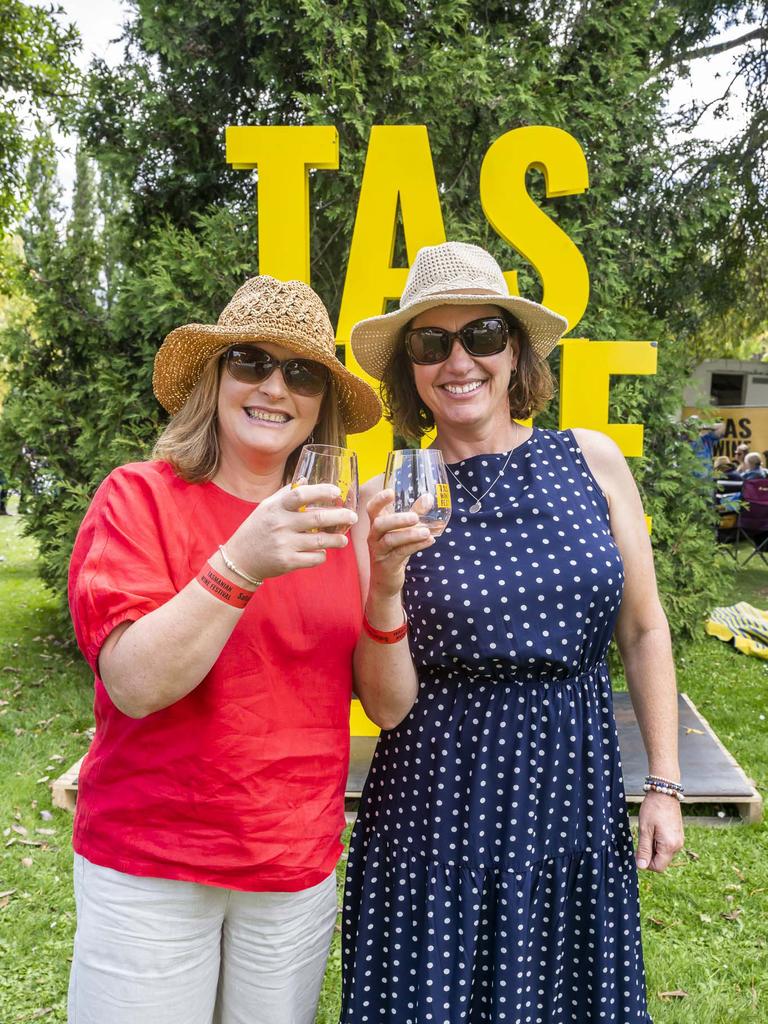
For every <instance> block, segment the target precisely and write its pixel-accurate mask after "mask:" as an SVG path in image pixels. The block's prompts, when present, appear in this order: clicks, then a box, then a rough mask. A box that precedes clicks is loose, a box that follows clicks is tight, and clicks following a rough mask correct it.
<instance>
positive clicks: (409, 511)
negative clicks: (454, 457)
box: [368, 450, 451, 597]
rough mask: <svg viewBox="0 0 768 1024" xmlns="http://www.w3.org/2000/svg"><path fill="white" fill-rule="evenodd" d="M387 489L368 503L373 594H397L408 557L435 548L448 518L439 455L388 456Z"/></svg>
mask: <svg viewBox="0 0 768 1024" xmlns="http://www.w3.org/2000/svg"><path fill="white" fill-rule="evenodd" d="M384 483H385V488H384V490H382V491H379V493H378V494H376V495H374V497H373V498H372V499H371V501H370V502H369V503H368V516H369V518H370V521H371V527H370V531H369V533H368V549H369V552H370V561H371V584H370V586H371V592H372V593H375V594H377V595H380V596H382V597H394V596H396V595H397V594H399V593H400V591H401V590H402V587H403V582H404V579H405V567H406V565H407V563H408V559H409V558H410V557H411V555H413V554H415V553H416V552H417V551H423V550H424V549H425V548H428V547H431V546H432V544H434V543H435V537H436V536H437V535H439V534H440V533H442V531H443V530H444V529H445V526H446V524H447V522H448V519H449V518H450V514H451V509H450V492H449V490H448V482H447V479H446V475H445V466H444V464H443V461H442V456H441V455H440V452H438V451H434V450H433V451H428V450H424V451H422V450H413V451H398V452H391V453H390V455H389V459H388V460H387V472H386V474H385V479H384Z"/></svg>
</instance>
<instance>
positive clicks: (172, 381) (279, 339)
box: [152, 274, 381, 434]
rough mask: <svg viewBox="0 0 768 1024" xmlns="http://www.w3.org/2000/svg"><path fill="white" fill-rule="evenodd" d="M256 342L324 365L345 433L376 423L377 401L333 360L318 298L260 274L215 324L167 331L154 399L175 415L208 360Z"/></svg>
mask: <svg viewBox="0 0 768 1024" xmlns="http://www.w3.org/2000/svg"><path fill="white" fill-rule="evenodd" d="M258 341H271V342H274V343H275V344H276V345H283V346H285V348H289V349H290V350H291V351H292V352H295V353H296V355H298V356H304V357H305V358H307V359H314V360H315V361H316V362H318V363H322V364H323V366H327V367H328V369H329V370H330V371H331V374H332V375H333V382H334V384H335V387H336V396H337V398H338V402H339V411H340V412H341V416H342V419H343V421H344V426H345V427H346V430H347V433H349V434H357V433H359V432H360V431H362V430H368V428H369V427H372V426H374V425H375V424H376V423H378V421H379V419H380V418H381V402H380V401H379V398H378V396H377V395H376V393H375V392H374V390H373V389H372V388H371V387H370V386H369V385H368V384H366V383H365V381H362V380H361V379H360V378H359V377H356V376H355V375H354V374H353V373H350V372H349V370H347V369H346V367H345V366H344V364H343V363H341V362H340V361H339V360H338V359H337V358H336V341H335V338H334V333H333V327H332V326H331V321H330V320H329V319H328V313H327V311H326V308H325V306H324V305H323V303H322V300H321V299H320V296H319V295H318V294H317V293H316V292H314V291H313V290H312V289H311V288H310V287H309V285H306V284H304V283H303V282H302V281H278V280H277V278H275V277H269V276H268V275H266V274H265V275H262V276H261V277H251V278H249V279H248V280H247V281H246V282H245V284H243V285H242V286H241V287H240V288H239V289H238V290H237V291H236V292H235V295H234V297H233V298H232V299H231V300H230V302H229V303H228V304H227V306H225V308H224V310H223V312H222V314H221V316H220V317H219V320H218V323H216V324H185V325H184V326H183V327H177V328H176V329H175V330H173V331H171V333H170V334H169V335H168V336H167V338H166V339H165V341H164V342H163V344H162V345H161V346H160V348H159V349H158V351H157V355H156V356H155V368H154V372H153V374H152V389H153V390H154V392H155V397H156V398H157V400H158V402H160V404H161V405H162V406H163V407H164V408H165V409H167V410H168V412H169V413H171V414H174V413H177V412H178V411H179V409H181V407H182V406H183V405H184V403H185V402H186V400H187V399H188V398H189V396H190V394H191V392H192V389H193V388H194V386H195V384H197V382H198V381H199V380H200V377H201V376H202V372H203V367H204V366H205V364H206V363H207V362H208V360H209V359H210V358H211V357H212V356H214V355H216V354H217V353H220V352H224V351H225V350H226V349H227V348H229V346H230V345H234V344H237V342H258Z"/></svg>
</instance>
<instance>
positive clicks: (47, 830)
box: [35, 828, 56, 836]
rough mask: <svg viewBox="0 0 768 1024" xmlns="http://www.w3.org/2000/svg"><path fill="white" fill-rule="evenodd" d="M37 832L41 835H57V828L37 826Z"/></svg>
mask: <svg viewBox="0 0 768 1024" xmlns="http://www.w3.org/2000/svg"><path fill="white" fill-rule="evenodd" d="M35 832H36V833H37V835H39V836H55V835H56V829H55V828H36V829H35Z"/></svg>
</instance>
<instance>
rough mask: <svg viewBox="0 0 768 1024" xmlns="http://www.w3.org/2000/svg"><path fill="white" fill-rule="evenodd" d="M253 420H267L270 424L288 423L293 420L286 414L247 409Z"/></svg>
mask: <svg viewBox="0 0 768 1024" xmlns="http://www.w3.org/2000/svg"><path fill="white" fill-rule="evenodd" d="M245 411H246V412H247V413H248V416H249V417H250V418H251V419H252V420H266V421H267V422H268V423H287V422H288V420H289V419H290V418H291V417H290V416H288V415H287V414H286V413H284V412H264V410H263V409H246V410H245Z"/></svg>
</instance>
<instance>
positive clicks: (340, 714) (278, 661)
mask: <svg viewBox="0 0 768 1024" xmlns="http://www.w3.org/2000/svg"><path fill="white" fill-rule="evenodd" d="M276 370H279V372H275V371H276ZM153 385H154V390H155V394H156V395H157V397H158V399H159V401H160V402H161V403H162V405H163V406H164V407H165V408H166V409H167V410H168V411H169V412H170V413H172V414H173V416H172V419H171V421H170V423H169V425H168V427H167V428H166V430H165V431H164V433H163V434H162V436H161V437H160V439H159V441H158V443H157V445H156V448H155V452H154V455H155V460H154V461H150V462H143V463H134V464H131V465H127V466H123V467H121V468H119V469H117V470H115V471H114V472H113V473H111V474H110V475H109V476H108V477H107V479H106V480H105V481H104V483H103V484H102V485H101V487H100V488H99V490H98V492H97V493H96V496H95V497H94V499H93V502H92V504H91V507H90V508H89V510H88V512H87V514H86V516H85V518H84V520H83V523H82V526H81V528H80V531H79V533H78V536H77V540H76V543H75V548H74V552H73V555H72V563H71V567H70V584H69V596H70V607H71V611H72V619H73V622H74V626H75V632H76V635H77V640H78V643H79V645H80V647H81V649H82V651H83V653H84V655H85V657H86V658H87V660H88V662H89V664H90V665H91V666H92V668H93V670H94V673H95V676H96V679H95V685H96V694H95V715H96V735H95V738H94V742H93V745H92V747H91V749H90V751H89V753H88V755H87V757H86V759H85V762H84V764H83V767H82V771H81V774H80V780H79V792H78V802H77V813H76V817H75V828H74V847H75V854H76V856H75V895H76V901H77V915H78V925H77V934H76V937H75V951H74V958H73V964H72V976H71V980H70V995H69V1021H70V1024H106V1022H109V1024H211V1021H213V1020H215V1021H216V1022H220V1024H246V1022H247V1024H260V1022H263V1024H311V1022H312V1021H313V1020H314V1017H315V1009H316V1004H317V999H318V996H319V991H320V985H321V983H322V976H323V970H324V964H325V958H326V955H327V951H328V946H329V942H330V937H331V934H332V931H333V926H334V923H335V919H336V895H335V883H334V868H335V865H336V862H337V860H338V857H339V854H340V852H341V849H342V846H341V842H340V833H341V831H342V829H343V827H344V814H343V795H344V783H345V779H346V770H347V757H348V746H349V699H350V694H351V686H352V652H353V650H354V647H355V642H356V639H357V636H358V632H359V628H360V622H361V605H360V590H359V584H358V577H357V571H356V566H355V559H354V555H353V553H352V550H351V547H350V545H349V544H348V539H347V536H346V535H345V534H344V533H343V532H334V531H343V530H344V529H345V528H348V527H349V526H350V525H351V524H352V523H353V522H354V520H355V516H354V513H352V512H350V511H348V510H345V509H342V508H335V507H333V506H332V505H329V506H328V507H324V508H323V507H321V508H315V509H312V510H310V511H302V506H306V505H307V504H316V503H318V502H319V503H321V504H322V503H323V502H332V501H333V499H334V498H335V497H337V496H338V494H339V492H338V489H337V488H334V487H332V486H331V485H315V486H307V485H303V486H300V487H299V488H297V489H296V490H291V488H290V486H286V482H287V481H288V480H290V478H291V474H292V472H293V468H294V466H295V462H296V458H297V456H298V452H299V451H300V449H301V446H302V445H303V444H304V443H305V442H306V441H307V439H308V438H309V437H310V436H312V435H314V438H315V440H316V441H318V442H323V443H330V444H343V443H344V439H345V433H346V431H349V432H356V431H361V430H365V429H367V428H369V427H371V426H372V425H373V424H374V423H375V422H376V421H377V420H378V419H379V416H380V411H381V410H380V404H379V401H378V399H377V397H376V396H375V394H374V393H373V391H372V390H371V389H370V388H369V387H368V385H367V384H364V383H363V382H362V381H361V380H359V379H358V378H357V377H355V376H353V375H352V374H351V373H349V372H348V371H347V370H346V369H345V368H344V367H343V365H342V364H341V363H340V362H339V361H338V360H337V359H336V355H335V345H334V335H333V329H332V327H331V324H330V322H329V320H328V315H327V313H326V311H325V308H324V307H323V305H322V303H321V302H320V299H319V298H318V297H317V295H316V294H315V293H314V292H313V291H312V290H311V289H310V288H309V287H307V286H306V285H304V284H301V283H300V282H298V281H290V282H281V281H277V280H275V279H274V278H271V277H258V278H252V279H251V280H249V281H247V282H246V283H245V284H244V285H243V286H242V288H240V290H239V291H238V292H237V293H236V295H235V296H234V298H233V299H232V300H231V302H230V303H229V305H228V306H227V307H226V309H225V310H224V312H223V313H222V314H221V317H220V318H219V322H218V324H217V325H203V324H190V325H187V326H185V327H180V328H178V329H177V330H175V331H173V332H172V333H171V334H170V335H169V336H168V337H167V338H166V340H165V342H164V344H163V345H162V347H161V348H160V350H159V352H158V354H157V358H156V360H155V372H154V378H153ZM261 581H263V584H262V583H261ZM329 597H332V600H329Z"/></svg>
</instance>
